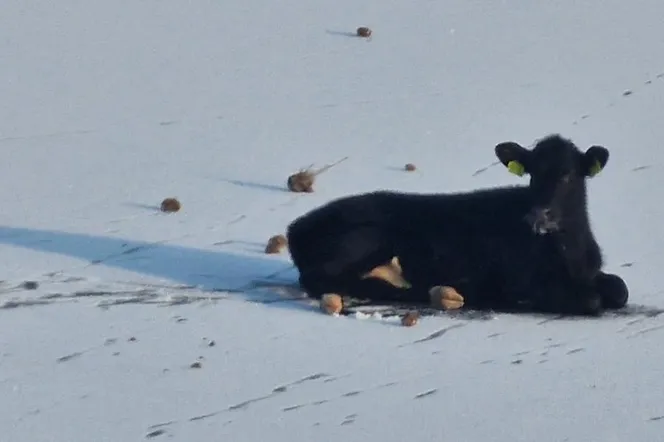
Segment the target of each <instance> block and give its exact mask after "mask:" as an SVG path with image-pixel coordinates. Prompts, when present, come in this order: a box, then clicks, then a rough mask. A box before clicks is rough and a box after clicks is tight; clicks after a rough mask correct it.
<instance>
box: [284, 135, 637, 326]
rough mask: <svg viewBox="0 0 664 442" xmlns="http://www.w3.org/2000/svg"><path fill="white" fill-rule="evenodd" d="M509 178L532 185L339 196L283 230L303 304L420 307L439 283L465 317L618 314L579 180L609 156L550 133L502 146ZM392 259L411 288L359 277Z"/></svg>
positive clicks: (615, 285) (616, 283) (618, 289)
mask: <svg viewBox="0 0 664 442" xmlns="http://www.w3.org/2000/svg"><path fill="white" fill-rule="evenodd" d="M495 153H496V156H497V157H498V159H499V160H500V162H501V163H502V164H503V165H504V166H505V167H507V169H508V170H509V171H510V172H512V173H514V174H516V175H519V176H522V175H524V174H528V175H529V176H530V183H529V186H515V187H502V188H495V189H484V190H478V191H474V192H469V193H455V194H405V193H397V192H388V191H378V192H372V193H365V194H360V195H355V196H350V197H345V198H341V199H338V200H335V201H332V202H330V203H328V204H327V205H324V206H322V207H319V208H317V209H315V210H312V211H311V212H309V213H308V214H305V215H303V216H301V217H300V218H298V219H296V220H295V221H293V222H292V223H291V225H290V226H289V228H288V241H289V249H290V253H291V257H292V259H293V262H294V263H295V265H296V267H297V268H298V270H299V272H300V284H301V285H302V287H303V288H304V289H305V290H306V291H307V292H308V293H309V295H310V296H312V297H320V296H322V295H323V294H325V293H339V294H345V295H349V296H354V297H361V298H367V299H371V300H374V301H376V302H381V301H382V302H394V301H400V302H409V303H428V302H429V289H430V288H431V287H433V286H436V285H448V286H452V287H454V288H456V289H457V291H458V292H459V293H461V295H463V297H464V298H465V306H466V308H491V309H501V310H503V309H504V310H521V309H528V310H535V311H545V312H554V313H567V314H597V313H599V312H600V311H601V309H602V307H603V308H620V307H622V306H624V305H625V303H626V302H627V298H628V290H627V286H626V285H625V283H624V281H623V280H622V279H621V278H620V277H618V276H616V275H610V274H606V273H603V272H602V271H601V267H602V264H603V262H602V255H601V250H600V247H599V245H598V244H597V242H596V240H595V238H594V236H593V234H592V231H591V228H590V223H589V219H588V213H587V208H586V184H585V179H586V178H587V177H592V176H594V175H596V174H597V173H599V172H600V171H601V170H602V169H603V168H604V166H605V165H606V163H607V161H608V158H609V152H608V150H607V149H606V148H604V147H601V146H593V147H590V148H589V149H588V150H587V151H586V152H581V151H580V150H579V149H578V148H577V147H576V146H575V145H574V144H573V143H572V142H571V141H569V140H566V139H564V138H561V137H560V136H558V135H552V136H549V137H547V138H544V139H543V140H541V141H539V142H538V143H537V145H536V146H535V148H533V149H532V150H528V149H525V148H523V147H521V146H520V145H518V144H516V143H514V142H508V143H501V144H499V145H497V146H496V148H495ZM393 256H398V257H399V259H400V262H401V265H402V267H403V274H404V277H405V278H406V279H407V280H408V281H409V282H410V284H411V286H410V287H396V286H394V285H391V284H389V283H387V282H385V281H383V280H381V279H377V278H363V277H362V275H364V274H366V273H367V272H369V271H370V270H371V269H373V268H375V267H377V266H380V265H384V264H386V263H388V262H389V261H390V259H391V258H392V257H393Z"/></svg>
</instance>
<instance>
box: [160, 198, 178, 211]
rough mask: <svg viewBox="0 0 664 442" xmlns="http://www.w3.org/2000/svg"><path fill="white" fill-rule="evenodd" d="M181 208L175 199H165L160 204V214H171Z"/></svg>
mask: <svg viewBox="0 0 664 442" xmlns="http://www.w3.org/2000/svg"><path fill="white" fill-rule="evenodd" d="M181 208H182V204H180V201H178V200H177V198H166V199H165V200H163V201H162V202H161V206H160V209H161V211H162V212H166V213H173V212H178V211H179V210H180V209H181Z"/></svg>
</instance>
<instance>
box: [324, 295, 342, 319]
mask: <svg viewBox="0 0 664 442" xmlns="http://www.w3.org/2000/svg"><path fill="white" fill-rule="evenodd" d="M320 308H321V310H322V311H323V312H325V313H327V314H328V315H338V314H339V313H341V309H342V308H343V300H342V299H341V296H339V295H337V294H336V293H328V294H325V295H323V296H322V297H321V298H320Z"/></svg>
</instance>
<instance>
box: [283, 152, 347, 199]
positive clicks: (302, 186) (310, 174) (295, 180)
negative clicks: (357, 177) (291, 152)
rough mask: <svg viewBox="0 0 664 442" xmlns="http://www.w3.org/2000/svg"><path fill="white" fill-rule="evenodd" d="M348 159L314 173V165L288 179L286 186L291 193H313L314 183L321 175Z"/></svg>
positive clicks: (345, 158)
mask: <svg viewBox="0 0 664 442" xmlns="http://www.w3.org/2000/svg"><path fill="white" fill-rule="evenodd" d="M347 159H348V157H344V158H342V159H340V160H339V161H337V162H336V163H332V164H328V165H326V166H325V167H322V168H321V169H319V170H317V171H314V170H313V169H312V167H313V164H312V165H311V166H309V167H307V168H305V169H301V170H300V171H299V172H296V173H294V174H292V175H290V176H289V177H288V180H287V182H286V185H287V186H288V190H290V191H291V192H297V193H302V192H304V193H311V192H313V191H314V183H315V182H316V176H318V175H320V174H321V173H323V172H325V171H326V170H328V169H330V168H332V167H334V166H336V165H337V164H339V163H341V162H342V161H345V160H347Z"/></svg>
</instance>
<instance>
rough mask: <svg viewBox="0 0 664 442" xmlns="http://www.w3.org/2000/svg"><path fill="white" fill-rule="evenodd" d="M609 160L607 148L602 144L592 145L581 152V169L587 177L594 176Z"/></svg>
mask: <svg viewBox="0 0 664 442" xmlns="http://www.w3.org/2000/svg"><path fill="white" fill-rule="evenodd" d="M608 161H609V150H608V149H607V148H606V147H603V146H592V147H590V148H589V149H588V150H587V151H586V153H584V154H583V159H582V162H581V164H582V170H583V173H584V174H585V175H586V176H587V177H591V178H592V177H594V176H595V175H597V174H598V173H600V172H601V171H602V169H604V166H606V163H607V162H608Z"/></svg>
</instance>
